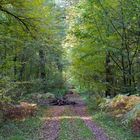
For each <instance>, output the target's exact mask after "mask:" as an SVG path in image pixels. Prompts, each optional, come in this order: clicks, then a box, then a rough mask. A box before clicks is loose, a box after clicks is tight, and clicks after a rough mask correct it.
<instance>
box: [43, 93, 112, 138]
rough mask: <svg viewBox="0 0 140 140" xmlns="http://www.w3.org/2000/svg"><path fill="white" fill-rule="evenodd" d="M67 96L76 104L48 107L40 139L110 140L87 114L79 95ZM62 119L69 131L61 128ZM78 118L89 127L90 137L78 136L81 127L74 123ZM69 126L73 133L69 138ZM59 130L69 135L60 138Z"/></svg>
mask: <svg viewBox="0 0 140 140" xmlns="http://www.w3.org/2000/svg"><path fill="white" fill-rule="evenodd" d="M67 97H68V99H69V100H70V101H75V102H76V103H77V104H76V105H69V106H52V107H50V108H49V109H48V111H47V114H46V118H45V123H44V125H43V127H42V130H41V138H40V140H110V139H109V137H108V136H107V134H106V133H105V131H104V130H103V129H102V128H101V127H100V126H99V125H98V124H96V123H95V122H94V121H93V119H92V116H90V115H89V113H88V111H87V107H86V104H85V103H84V102H83V100H82V99H81V97H80V96H79V95H77V94H70V95H67ZM64 119H65V122H66V123H68V126H67V127H66V129H69V131H67V130H66V129H64V130H63V128H61V122H62V121H63V120H64ZM79 119H80V120H82V121H83V123H84V125H85V126H86V129H89V130H90V131H91V132H92V134H93V136H91V137H90V138H86V137H83V138H82V137H81V136H80V134H79V133H80V132H82V131H80V130H79V129H82V128H80V127H78V126H76V125H75V124H76V123H75V122H76V121H78V120H79ZM69 122H70V123H69ZM70 128H72V132H73V134H72V135H74V136H72V138H70V136H71V134H69V133H71V129H70ZM73 129H75V130H73ZM77 129H78V130H77ZM60 131H61V132H62V131H66V132H64V134H65V133H67V134H66V135H69V137H67V138H65V139H60V138H59V136H60ZM76 132H77V133H76ZM76 135H79V136H76Z"/></svg>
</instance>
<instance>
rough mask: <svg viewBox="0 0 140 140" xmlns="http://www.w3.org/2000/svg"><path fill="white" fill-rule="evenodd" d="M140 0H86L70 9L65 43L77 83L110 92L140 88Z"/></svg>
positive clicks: (131, 92) (88, 87) (100, 91)
mask: <svg viewBox="0 0 140 140" xmlns="http://www.w3.org/2000/svg"><path fill="white" fill-rule="evenodd" d="M139 4H140V3H139V1H135V2H134V1H133V2H130V1H129V0H123V1H121V2H119V1H112V0H109V1H108V0H105V1H99V0H94V1H93V0H91V1H88V0H85V1H80V3H79V5H77V6H75V7H72V8H70V9H69V15H68V24H69V29H68V35H67V37H66V44H65V45H66V46H67V47H69V48H70V49H69V52H68V55H69V58H70V59H71V64H72V65H71V67H70V69H71V75H72V77H73V79H74V81H75V82H76V83H77V85H81V87H83V88H87V89H91V90H92V91H95V92H98V93H99V94H100V93H105V92H106V95H107V96H115V95H116V94H118V93H120V92H121V93H123V94H136V93H137V92H138V87H139V84H138V83H139V78H138V76H137V74H138V73H139V72H138V71H139V70H138V67H139V64H138V63H139V51H138V50H139V47H140V44H139V39H138V38H139V35H138V34H137V33H136V32H137V31H138V32H139V24H138V22H139V12H138V11H139V10H138V9H139V7H138V5H139ZM93 11H94V12H93ZM132 11H133V12H132ZM136 42H137V43H136ZM137 62H138V63H137Z"/></svg>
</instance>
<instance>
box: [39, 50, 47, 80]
mask: <svg viewBox="0 0 140 140" xmlns="http://www.w3.org/2000/svg"><path fill="white" fill-rule="evenodd" d="M39 57H40V78H41V79H42V80H45V79H46V70H45V54H44V51H43V50H42V49H41V50H39Z"/></svg>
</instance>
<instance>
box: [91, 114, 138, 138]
mask: <svg viewBox="0 0 140 140" xmlns="http://www.w3.org/2000/svg"><path fill="white" fill-rule="evenodd" d="M93 119H94V121H96V122H97V123H98V124H100V126H101V127H103V128H104V130H105V131H106V132H107V134H108V135H109V137H110V138H111V139H112V140H139V139H140V138H138V137H136V136H134V135H133V134H132V132H131V130H130V128H126V127H123V126H122V124H121V123H120V122H119V121H118V120H116V119H114V118H111V117H109V116H108V115H107V114H106V113H103V112H96V113H94V115H93Z"/></svg>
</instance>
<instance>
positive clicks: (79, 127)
mask: <svg viewBox="0 0 140 140" xmlns="http://www.w3.org/2000/svg"><path fill="white" fill-rule="evenodd" d="M58 140H95V137H94V136H93V133H92V132H91V131H90V130H89V129H88V128H87V126H86V125H85V124H84V122H83V121H82V120H81V119H63V120H62V121H61V129H60V134H59V139H58Z"/></svg>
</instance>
